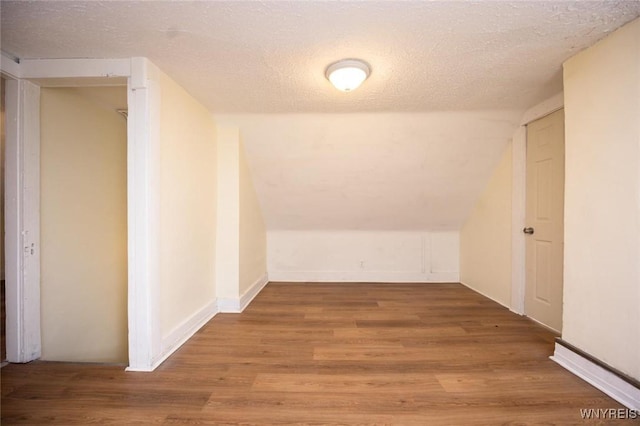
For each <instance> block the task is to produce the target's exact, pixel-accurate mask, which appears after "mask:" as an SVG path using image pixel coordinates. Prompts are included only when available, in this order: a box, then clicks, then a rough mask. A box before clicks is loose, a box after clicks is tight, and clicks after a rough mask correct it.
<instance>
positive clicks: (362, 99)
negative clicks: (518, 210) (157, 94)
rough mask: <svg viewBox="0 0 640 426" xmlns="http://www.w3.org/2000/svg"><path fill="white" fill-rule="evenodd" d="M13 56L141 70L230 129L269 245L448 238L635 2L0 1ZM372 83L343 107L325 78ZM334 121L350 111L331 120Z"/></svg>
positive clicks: (635, 11)
mask: <svg viewBox="0 0 640 426" xmlns="http://www.w3.org/2000/svg"><path fill="white" fill-rule="evenodd" d="M0 15H1V31H0V35H1V37H2V38H1V42H0V43H1V47H2V50H3V51H4V52H6V53H8V54H10V55H13V56H15V57H17V58H30V59H35V58H125V57H131V56H145V57H148V58H149V59H151V61H153V62H154V63H155V64H156V65H158V66H159V67H160V68H161V69H162V70H163V71H164V72H166V73H167V74H169V75H170V76H171V77H172V78H173V79H174V80H176V81H177V82H178V83H179V84H180V85H182V86H183V87H184V88H185V89H186V90H187V91H188V92H190V93H191V94H192V95H193V96H194V97H195V98H196V99H198V100H199V101H200V102H202V103H203V104H204V105H205V106H207V107H208V108H209V109H210V110H211V111H212V112H213V113H214V114H215V117H216V119H217V121H218V122H219V123H221V124H232V125H236V126H238V127H239V128H240V132H241V135H242V139H243V143H244V146H245V149H246V152H247V159H248V162H249V164H250V168H251V173H252V175H253V180H254V184H255V187H256V190H257V194H258V197H259V199H260V205H261V208H262V210H263V214H264V217H265V220H266V223H267V227H268V229H270V230H274V229H293V230H307V229H332V230H340V229H348V230H358V229H360V230H433V229H442V230H445V229H446V230H451V229H460V227H461V226H462V224H463V223H464V221H465V219H466V217H467V215H468V214H469V212H470V211H471V209H472V207H473V205H474V203H475V200H476V199H477V198H478V197H479V195H480V193H481V192H482V189H483V188H484V186H485V185H486V182H487V181H488V179H489V177H490V176H491V173H492V170H493V168H494V167H495V165H496V164H497V163H498V161H499V160H500V157H501V155H502V154H503V152H504V148H505V146H506V145H507V144H508V142H509V139H510V138H511V136H512V135H513V131H514V130H515V129H516V127H517V126H518V121H519V119H520V117H521V115H522V113H523V111H525V110H526V109H528V108H530V107H531V106H533V105H535V104H537V103H538V102H540V101H542V100H544V99H547V98H549V97H551V96H552V95H555V94H557V93H559V92H560V91H561V90H562V63H563V61H564V60H566V59H567V58H569V57H571V56H573V55H574V54H576V53H577V52H579V51H580V50H582V49H584V48H586V47H588V46H591V45H593V44H594V43H595V42H596V41H598V40H600V39H601V38H603V37H605V36H606V35H607V34H608V33H610V32H612V31H613V30H615V29H617V28H618V27H620V26H622V25H623V24H625V23H626V22H628V21H631V20H633V19H634V18H636V17H638V16H640V1H584V0H579V1H553V0H548V1H526V0H522V1H197V2H191V1H140V2H130V1H71V2H67V1H2V2H1V3H0ZM350 57H356V58H361V59H363V60H365V61H367V62H368V63H369V64H370V65H371V68H372V73H371V76H370V78H369V79H368V80H367V81H365V83H364V84H363V85H362V86H361V88H359V89H358V90H356V91H354V92H351V93H343V92H339V91H338V90H336V89H334V88H333V87H332V86H331V85H330V84H329V82H328V81H327V80H326V78H325V77H324V72H325V69H326V67H327V66H328V65H329V64H330V63H332V62H334V61H336V60H339V59H342V58H350ZM345 113H349V114H345Z"/></svg>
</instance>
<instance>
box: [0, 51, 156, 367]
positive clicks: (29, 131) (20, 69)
mask: <svg viewBox="0 0 640 426" xmlns="http://www.w3.org/2000/svg"><path fill="white" fill-rule="evenodd" d="M2 59H3V60H2V61H1V62H0V72H1V73H2V75H3V76H5V77H6V78H8V79H10V80H11V85H9V84H7V86H11V87H12V92H11V94H9V91H8V90H7V102H6V114H7V124H9V121H12V128H11V132H9V125H7V137H6V149H7V153H8V154H9V153H11V158H10V159H9V155H7V156H6V158H7V160H6V161H7V164H6V170H7V173H6V175H5V184H6V185H7V190H11V189H12V188H13V189H14V191H13V192H12V193H11V194H12V195H11V196H9V193H7V201H8V203H6V204H5V205H6V206H7V207H6V208H5V209H6V211H7V213H8V214H7V215H6V216H5V217H6V218H7V219H6V235H7V238H6V244H5V247H6V265H7V273H6V274H7V277H6V281H5V282H6V286H7V356H8V360H9V361H10V362H29V361H31V360H34V359H37V358H38V357H39V356H40V354H41V339H40V259H39V251H40V241H39V234H40V223H39V217H40V215H39V212H40V209H39V200H40V177H39V172H40V159H39V147H40V132H39V126H40V106H39V101H40V96H39V90H40V88H39V85H56V84H57V85H61V84H62V85H91V84H93V85H100V84H99V82H100V81H103V82H104V81H105V79H107V80H106V81H108V79H109V78H126V81H127V98H128V99H127V103H128V109H129V116H128V120H127V233H128V235H127V241H128V242H127V249H128V328H129V335H128V340H129V363H128V364H129V365H128V367H127V370H133V371H152V370H153V369H154V368H155V367H156V366H157V363H158V360H159V359H160V347H161V335H160V321H159V289H158V277H157V271H158V265H159V252H158V244H157V242H158V225H159V221H158V219H159V217H158V216H159V208H158V202H159V197H158V195H159V169H158V165H159V133H158V129H159V121H160V116H159V111H160V104H159V102H160V97H159V89H158V87H157V84H155V81H154V78H155V76H156V71H157V69H156V68H155V66H154V65H153V64H152V63H151V62H150V61H148V60H147V59H146V58H127V59H40V60H35V59H34V60H22V61H18V60H15V59H14V58H9V57H8V56H6V55H4V54H3V57H2ZM8 82H9V81H7V83H8ZM9 118H10V119H9ZM27 154H28V155H27ZM25 172H26V173H25ZM12 196H13V197H14V198H15V199H12V198H11V197H12ZM34 203H35V204H34ZM25 236H27V237H29V238H30V239H25ZM25 243H27V244H26V245H25ZM32 244H33V245H32ZM25 248H27V250H28V253H27V252H25V251H24V250H25ZM32 249H33V254H34V255H33V256H31V253H32V251H31V250H32ZM26 254H28V255H29V256H25V255H26Z"/></svg>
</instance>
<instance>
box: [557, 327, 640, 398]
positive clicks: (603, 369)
mask: <svg viewBox="0 0 640 426" xmlns="http://www.w3.org/2000/svg"><path fill="white" fill-rule="evenodd" d="M551 359H552V360H553V361H555V362H556V363H558V364H560V365H561V366H562V367H564V368H566V369H567V370H569V371H570V372H572V373H573V374H575V375H576V376H578V377H580V378H581V379H583V380H584V381H586V382H588V383H590V384H591V385H593V386H594V387H596V388H598V389H600V390H601V391H602V392H604V393H606V394H607V395H609V396H610V397H611V398H613V399H615V400H616V401H618V402H619V403H621V404H622V405H624V406H625V407H627V408H629V409H632V410H640V381H638V380H636V379H634V378H633V377H631V376H629V375H627V374H625V373H623V372H621V371H619V370H617V369H615V368H613V367H611V366H610V365H608V364H606V363H604V362H602V361H600V360H599V359H597V358H595V357H594V356H592V355H590V354H588V353H586V352H585V351H583V350H581V349H579V348H576V347H575V346H573V345H572V344H570V343H567V342H566V341H564V340H562V339H561V338H559V337H558V338H556V347H555V350H554V353H553V356H551Z"/></svg>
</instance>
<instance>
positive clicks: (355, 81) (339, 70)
mask: <svg viewBox="0 0 640 426" xmlns="http://www.w3.org/2000/svg"><path fill="white" fill-rule="evenodd" d="M369 74H371V68H369V65H367V64H366V63H365V62H364V61H361V60H360V59H343V60H341V61H338V62H335V63H333V64H331V65H329V66H328V67H327V71H326V73H325V76H326V77H327V79H328V80H329V81H330V82H331V84H333V85H334V86H335V88H336V89H338V90H342V91H343V92H350V91H352V90H355V89H357V88H358V87H359V86H360V85H361V84H362V82H363V81H365V80H366V79H367V77H369Z"/></svg>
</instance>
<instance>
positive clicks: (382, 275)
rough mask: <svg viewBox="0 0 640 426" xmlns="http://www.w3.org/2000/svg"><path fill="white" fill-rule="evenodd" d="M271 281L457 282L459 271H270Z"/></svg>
mask: <svg viewBox="0 0 640 426" xmlns="http://www.w3.org/2000/svg"><path fill="white" fill-rule="evenodd" d="M269 279H270V280H271V281H285V282H352V283H354V282H355V283H361V282H369V283H444V282H447V283H454V282H455V283H457V282H459V281H460V273H458V272H427V273H420V272H402V271H269Z"/></svg>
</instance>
